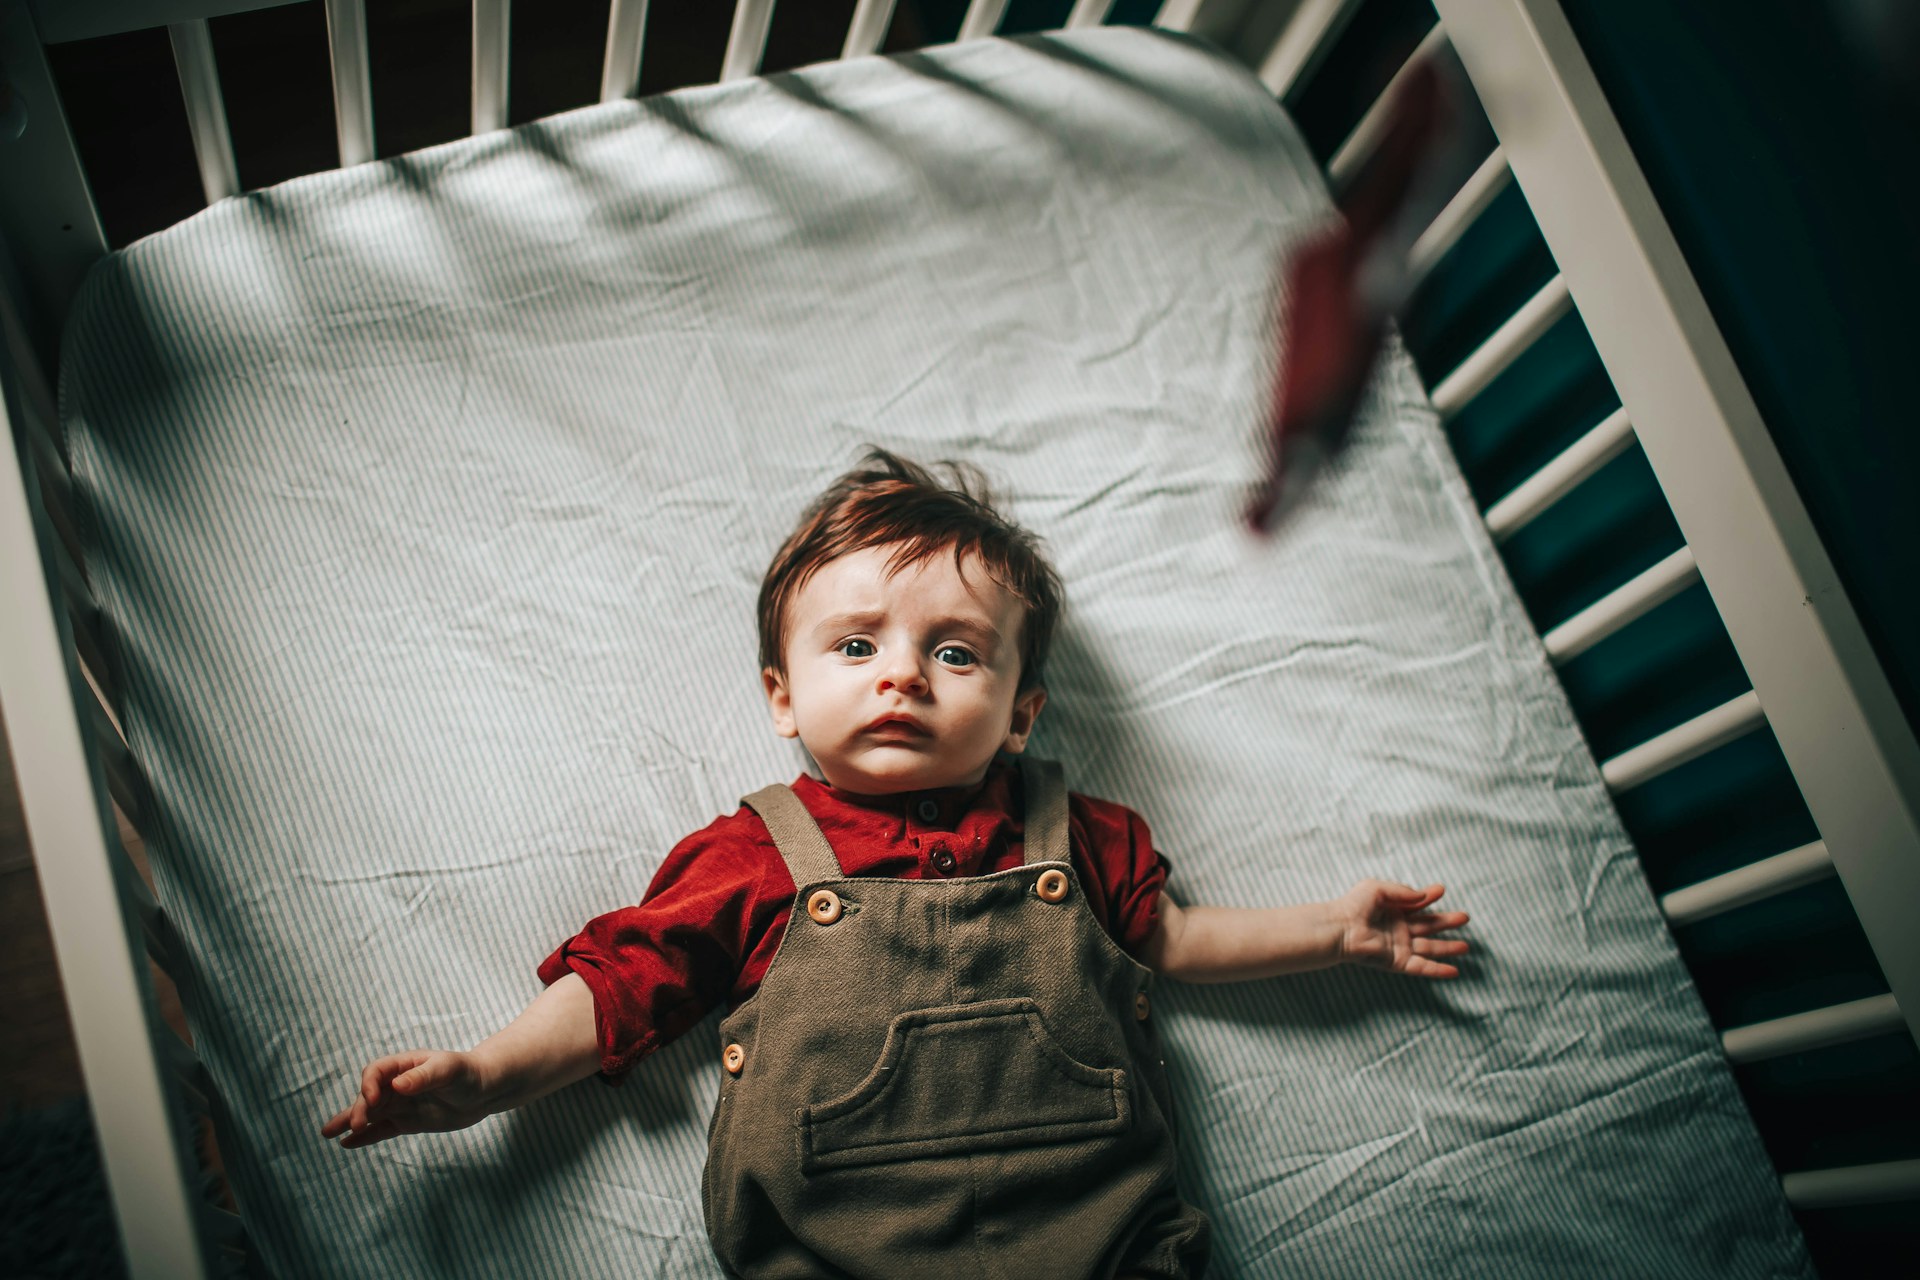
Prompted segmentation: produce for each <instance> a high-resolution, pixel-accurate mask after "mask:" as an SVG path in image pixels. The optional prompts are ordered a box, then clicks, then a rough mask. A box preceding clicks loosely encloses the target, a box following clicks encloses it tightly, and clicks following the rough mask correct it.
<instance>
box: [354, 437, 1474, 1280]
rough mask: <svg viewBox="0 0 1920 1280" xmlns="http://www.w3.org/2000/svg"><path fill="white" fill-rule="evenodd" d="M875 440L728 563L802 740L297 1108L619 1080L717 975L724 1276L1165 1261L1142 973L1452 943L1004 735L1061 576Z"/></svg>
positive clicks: (1090, 1272)
mask: <svg viewBox="0 0 1920 1280" xmlns="http://www.w3.org/2000/svg"><path fill="white" fill-rule="evenodd" d="M949 471H950V472H951V475H950V479H949V480H948V481H944V482H943V480H942V479H940V478H938V477H936V476H935V475H934V474H933V473H932V472H930V471H928V470H926V469H924V468H921V467H919V466H916V465H915V464H913V463H910V462H907V461H905V460H903V459H901V458H898V457H895V456H893V455H891V454H888V453H885V452H882V451H879V450H875V451H873V452H872V453H870V454H869V455H868V456H867V458H866V459H865V460H864V461H863V463H862V464H861V465H860V466H859V467H857V468H855V469H854V470H853V471H850V472H848V473H847V474H846V475H844V476H842V477H841V478H840V479H839V480H837V481H836V482H835V483H834V484H833V485H832V486H831V487H830V488H829V489H828V490H827V491H826V493H825V494H823V495H822V496H821V497H820V498H819V499H818V500H817V501H816V502H815V503H814V504H813V506H812V507H811V508H809V510H808V511H807V512H806V514H805V515H804V516H803V517H802V519H801V521H800V525H799V527H798V528H797V529H796V530H795V531H794V533H793V535H792V536H791V537H790V538H788V539H787V542H786V545H784V546H783V547H781V549H780V552H779V554H778V555H776V556H775V557H774V560H773V565H772V567H771V568H770V569H769V570H768V571H767V576H766V579H765V581H764V582H763V583H762V585H761V591H760V607H759V622H760V661H761V666H762V671H761V679H762V683H763V685H764V687H765V692H766V697H767V705H768V708H769V710H770V711H771V712H772V717H773V725H774V729H775V731H776V732H778V733H780V734H781V735H782V736H784V737H789V738H794V737H797V738H799V739H800V741H801V743H802V744H803V745H804V746H805V747H806V749H807V752H808V753H809V754H810V755H811V756H812V758H813V760H814V762H815V764H816V765H817V766H818V770H819V776H818V777H814V776H811V775H803V776H802V777H800V778H799V779H797V780H796V781H795V782H794V783H793V785H792V786H790V787H788V786H772V787H768V788H766V789H764V790H762V791H759V792H756V793H754V794H753V795H751V796H749V797H747V799H746V802H745V806H744V807H743V808H741V809H740V810H739V811H738V812H737V813H734V814H732V815H731V816H728V817H724V818H720V819H718V820H716V821H715V822H713V823H711V824H710V825H708V826H707V827H706V828H704V829H702V830H701V831H698V832H696V833H694V834H693V835H691V836H689V837H687V838H686V839H685V840H683V841H682V842H681V843H680V844H679V845H678V846H676V847H675V848H674V849H673V851H672V852H671V853H669V854H668V856H667V858H666V860H665V861H664V862H663V863H662V864H661V866H660V870H659V872H658V873H657V874H656V875H655V876H654V879H653V883H652V885H651V886H650V887H649V888H648V890H647V894H646V897H645V899H644V900H643V901H642V902H641V903H640V905H638V906H636V907H627V908H622V909H620V910H617V911H613V912H611V913H609V914H607V915H604V916H601V917H599V918H598V919H595V920H593V921H591V922H590V923H589V924H588V925H587V926H586V928H585V929H583V930H582V931H581V932H580V933H579V934H578V935H577V936H575V937H574V938H573V939H571V940H570V941H568V942H566V943H565V944H564V945H562V946H561V947H560V948H559V949H558V950H557V951H555V952H554V953H553V955H551V956H549V957H548V958H547V960H546V962H545V963H544V964H543V965H542V966H541V968H540V976H541V978H542V979H543V980H544V981H545V982H546V983H547V984H549V985H548V986H547V988H546V990H545V991H544V992H543V993H542V994H541V995H540V996H539V998H538V999H536V1000H535V1001H534V1002H533V1003H532V1004H531V1005H529V1006H528V1007H527V1009H526V1011H525V1012H523V1013H522V1014H521V1015H520V1016H519V1017H518V1018H516V1019H515V1020H514V1021H513V1022H512V1023H511V1024H509V1025H508V1026H507V1027H506V1028H505V1029H503V1030H501V1031H500V1032H498V1033H497V1034H495V1035H493V1036H491V1037H490V1038H488V1039H487V1040H485V1041H483V1042H481V1043H480V1044H479V1045H477V1046H475V1047H474V1048H473V1049H471V1050H469V1051H467V1052H465V1053H459V1052H452V1051H428V1050H413V1051H408V1052H404V1053H396V1054H390V1055H388V1056H386V1057H383V1058H380V1059H379V1060H377V1061H375V1062H373V1063H371V1064H369V1065H368V1066H367V1067H366V1068H365V1070H364V1071H363V1072H362V1073H361V1082H360V1096H359V1097H358V1098H357V1099H355V1100H354V1102H353V1104H352V1105H351V1106H350V1107H347V1108H346V1109H344V1110H342V1111H341V1112H340V1113H339V1114H337V1115H335V1116H334V1117H333V1118H332V1119H331V1120H329V1121H327V1123H326V1125H325V1127H324V1128H322V1130H321V1134H322V1135H323V1136H324V1137H328V1138H335V1137H338V1138H340V1139H341V1145H342V1146H344V1147H363V1146H367V1145H369V1144H372V1143H376V1142H380V1141H383V1140H385V1139H387V1138H392V1137H395V1136H398V1135H400V1134H407V1133H420V1132H428V1131H438V1130H449V1129H459V1128H464V1127H465V1126H467V1125H471V1124H474V1123H476V1122H478V1121H479V1120H481V1119H483V1118H485V1117H486V1116H488V1115H491V1114H493V1113H495V1112H498V1111H505V1110H507V1109H509V1108H511V1107H517V1106H520V1105H522V1104H524V1103H527V1102H530V1101H532V1100H533V1099H535V1098H538V1097H541V1096H542V1095H544V1094H547V1093H550V1092H552V1091H553V1090H555V1089H558V1088H561V1087H562V1086H564V1085H567V1084H570V1083H572V1082H574V1081H576V1080H579V1079H582V1078H583V1077H585V1076H588V1075H592V1074H594V1073H595V1072H599V1073H601V1074H602V1075H603V1077H604V1078H606V1079H609V1080H618V1079H619V1078H620V1077H621V1076H623V1075H624V1074H625V1073H626V1072H627V1071H629V1070H631V1069H632V1068H633V1066H634V1065H635V1064H636V1063H637V1062H639V1061H640V1059H641V1058H643V1057H645V1056H646V1055H647V1054H649V1053H652V1052H653V1051H654V1050H656V1049H658V1048H660V1047H661V1046H662V1045H664V1044H666V1043H668V1042H669V1041H671V1040H673V1039H674V1038H675V1037H676V1036H678V1035H680V1034H681V1033H683V1032H685V1031H686V1030H688V1029H689V1028H690V1027H692V1026H694V1025H695V1024H696V1023H698V1022H699V1021H700V1020H701V1019H702V1018H704V1017H705V1016H706V1014H707V1013H708V1012H709V1011H710V1010H712V1009H714V1008H715V1007H717V1006H719V1005H721V1004H722V1003H725V1004H726V1005H727V1007H728V1008H729V1009H730V1010H731V1012H730V1013H729V1015H728V1016H727V1018H726V1020H725V1021H724V1022H723V1023H722V1024H721V1027H720V1040H721V1045H722V1046H723V1047H722V1050H721V1063H722V1066H723V1068H724V1074H723V1076H722V1084H721V1090H720V1098H719V1101H718V1103H717V1104H716V1106H715V1112H714V1118H713V1125H712V1129H711V1137H710V1143H709V1150H708V1158H707V1170H706V1178H705V1185H704V1188H703V1199H704V1202H705V1209H706V1219H707V1230H708V1233H709V1235H710V1236H711V1237H712V1241H713V1247H714V1251H715V1253H716V1254H717V1255H718V1257H719V1259H720V1262H721V1265H722V1266H723V1267H724V1268H725V1270H726V1271H727V1273H728V1274H730V1275H737V1276H782V1277H788V1276H862V1277H878V1278H883V1280H890V1278H892V1277H900V1276H909V1275H913V1276H927V1277H935V1276H1006V1277H1015V1278H1018V1277H1032V1276H1043V1275H1044V1276H1049V1277H1054V1276H1057V1277H1062V1278H1065V1277H1081V1276H1096V1277H1101V1278H1102V1280H1105V1278H1107V1277H1114V1276H1123V1277H1127V1276H1165V1277H1195V1276H1199V1275H1200V1274H1201V1273H1202V1272H1203V1271H1204V1270H1205V1268H1206V1263H1207V1248H1208V1226H1207V1219H1206V1218H1205V1216H1204V1215H1203V1214H1202V1213H1201V1212H1200V1211H1199V1210H1198V1209H1196V1208H1194V1207H1193V1206H1191V1205H1189V1204H1188V1203H1186V1202H1185V1201H1184V1200H1183V1199H1182V1198H1181V1195H1180V1192H1179V1188H1178V1187H1177V1186H1176V1183H1175V1176H1174V1145H1173V1115H1172V1109H1173V1108H1172V1098H1171V1095H1170V1093H1169V1090H1168V1086H1167V1078H1166V1071H1165V1065H1164V1062H1163V1059H1162V1050H1161V1046H1160V1041H1159V1037H1158V1033H1157V1030H1156V1027H1155V1016H1154V1005H1153V994H1152V989H1153V986H1154V983H1155V981H1156V980H1157V979H1158V978H1160V977H1168V978H1175V979H1179V980H1181V981H1185V982H1228V981H1241V980H1245V979H1251V978H1262V977H1269V976H1272V975H1275V974H1282V973H1297V972H1301V971H1304V970H1308V969H1317V968H1323V967H1325V966H1329V965H1334V964H1339V963H1342V962H1353V963H1359V964H1368V965H1373V966H1376V967H1379V968H1385V969H1391V970H1394V971H1396V972H1399V973H1405V974H1411V975H1414V976H1417V977H1426V978H1450V977H1453V976H1455V975H1456V974H1457V972H1458V970H1457V969H1455V968H1454V967H1453V965H1451V964H1449V963H1447V962H1446V960H1445V959H1443V957H1448V956H1458V955H1460V954H1462V953H1463V952H1465V951H1466V950H1467V944H1466V943H1465V942H1464V941H1461V940H1459V939H1457V938H1444V937H1441V936H1439V935H1440V934H1443V933H1445V932H1447V931H1449V930H1453V929H1457V928H1458V927H1460V926H1461V925H1463V924H1465V923H1466V921H1467V917H1466V915H1465V913H1462V912H1449V913H1439V912H1434V911H1430V910H1428V908H1430V907H1432V906H1433V904H1434V903H1435V902H1436V901H1438V900H1439V898H1440V895H1441V892H1442V889H1441V886H1439V885H1430V886H1428V887H1427V888H1424V889H1415V888H1410V887H1408V886H1406V885H1401V884H1393V883H1387V882H1382V881H1378V880H1367V881H1363V882H1362V883H1360V884H1358V885H1356V886H1355V887H1354V888H1353V889H1352V890H1350V891H1349V892H1347V893H1346V894H1345V895H1343V896H1342V897H1340V898H1337V899H1334V900H1333V901H1331V902H1322V903H1310V904H1306V905H1302V906H1293V907H1279V908H1269V909H1230V908H1221V907H1200V906H1193V907H1182V906H1179V905H1177V904H1176V903H1175V902H1174V901H1173V899H1172V898H1170V897H1169V896H1167V894H1166V892H1165V888H1164V886H1165V883H1166V879H1167V872H1168V866H1167V862H1166V859H1165V858H1164V857H1162V856H1160V855H1159V854H1158V853H1156V852H1155V850H1154V847H1153V844H1152V841H1151V839H1150V837H1149V834H1148V831H1147V826H1146V824H1145V823H1144V822H1143V821H1142V820H1141V819H1140V817H1139V816H1138V815H1137V814H1135V813H1133V812H1132V811H1131V810H1129V809H1126V808H1124V807H1123V806H1121V805H1118V804H1114V803H1111V802H1109V801H1105V800H1096V799H1094V798H1092V797H1090V796H1082V795H1079V794H1074V793H1069V792H1068V791H1067V790H1066V789H1065V787H1064V786H1063V785H1062V782H1061V773H1060V770H1059V768H1058V767H1057V766H1054V765H1051V764H1046V763H1041V762H1036V761H1033V760H1031V759H1025V758H1022V752H1023V751H1024V749H1025V747H1026V744H1027V739H1028V736H1029V735H1030V734H1031V733H1032V731H1033V726H1034V721H1035V720H1036V718H1037V717H1038V716H1039V715H1040V712H1041V710H1042V708H1043V707H1044V706H1045V705H1046V701H1047V691H1046V686H1045V685H1044V684H1043V683H1042V678H1041V677H1042V671H1043V669H1044V666H1045V662H1046V657H1047V647H1048V641H1049V639H1050V638H1051V636H1052V633H1053V628H1054V623H1055V620H1056V618H1057V617H1058V615H1059V611H1060V605H1061V591H1060V586H1059V582H1058V579H1057V577H1056V576H1055V574H1054V571H1053V569H1052V568H1051V566H1049V564H1048V563H1047V561H1046V559H1045V557H1044V555H1043V554H1042V552H1041V550H1040V547H1039V545H1038V543H1037V542H1036V540H1035V539H1034V538H1033V537H1032V535H1030V534H1029V533H1027V532H1026V531H1025V530H1023V529H1021V528H1019V527H1018V526H1016V525H1014V524H1011V523H1010V522H1008V521H1007V520H1005V519H1003V518H1002V517H1001V516H1000V515H999V514H998V513H997V512H995V511H994V509H993V508H992V506H991V505H990V504H989V501H988V499H987V496H986V493H985V490H984V487H983V486H982V485H981V484H980V482H979V481H978V479H977V477H975V476H974V475H973V474H972V473H971V472H968V471H965V470H963V469H961V468H957V467H954V468H949Z"/></svg>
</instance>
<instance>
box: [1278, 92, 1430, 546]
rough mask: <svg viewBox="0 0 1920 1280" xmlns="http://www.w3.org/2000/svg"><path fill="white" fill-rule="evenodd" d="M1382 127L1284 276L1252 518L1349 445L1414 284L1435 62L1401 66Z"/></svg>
mask: <svg viewBox="0 0 1920 1280" xmlns="http://www.w3.org/2000/svg"><path fill="white" fill-rule="evenodd" d="M1390 111H1391V115H1390V116H1389V117H1388V123H1387V125H1386V130H1385V133H1384V134H1383V135H1382V137H1381V140H1380V143H1379V146H1378V147H1377V148H1376V149H1375V150H1374V153H1373V155H1372V156H1371V157H1370V158H1369V159H1368V161H1367V163H1366V165H1365V167H1364V168H1363V169H1362V170H1361V171H1360V174H1359V176H1358V177H1357V178H1356V179H1355V181H1354V184H1353V186H1352V187H1351V188H1349V189H1348V190H1347V191H1346V192H1344V193H1343V194H1342V195H1341V197H1340V198H1339V200H1338V201H1337V202H1336V203H1337V204H1338V206H1339V209H1340V212H1341V215H1342V217H1341V219H1340V220H1339V221H1338V222H1337V223H1335V225H1333V226H1331V227H1329V228H1328V229H1327V230H1326V231H1325V232H1324V233H1322V234H1321V235H1320V236H1318V237H1317V238H1316V239H1314V240H1313V241H1312V242H1311V243H1309V244H1308V245H1306V246H1305V247H1304V248H1302V249H1301V250H1300V251H1299V252H1297V253H1295V254H1294V255H1293V256H1292V257H1291V258H1290V259H1288V261H1287V264H1286V267H1285V268H1284V270H1283V272H1282V275H1281V282H1280V288H1279V304H1280V306H1281V307H1282V308H1283V310H1284V320H1283V323H1282V325H1281V353H1282V354H1281V360H1280V371H1279V375H1278V377H1277V379H1276V381H1275V384H1274V395H1273V418H1272V424H1271V426H1272V438H1271V457H1270V460H1269V464H1268V465H1269V470H1268V473H1267V476H1266V480H1265V482H1264V483H1263V484H1262V485H1261V486H1260V488H1259V490H1258V491H1257V492H1256V493H1255V495H1254V498H1253V501H1252V503H1251V505H1250V506H1249V508H1248V510H1247V519H1248V521H1249V523H1251V524H1252V526H1253V528H1254V529H1255V530H1257V531H1259V532H1262V533H1265V532H1268V531H1270V530H1271V529H1272V528H1273V527H1274V526H1275V525H1277V524H1278V523H1279V522H1280V521H1281V520H1282V519H1284V518H1285V516H1286V514H1287V512H1288V511H1290V510H1292V509H1293V508H1294V507H1295V506H1296V505H1298V503H1299V502H1300V500H1301V498H1302V497H1303V496H1304V495H1305V493H1306V492H1307V490H1308V489H1309V488H1310V487H1311V485H1312V484H1313V482H1314V479H1315V477H1316V476H1317V475H1318V474H1319V472H1320V471H1321V470H1322V469H1323V468H1324V467H1325V466H1326V464H1327V463H1328V462H1330V461H1332V459H1333V458H1334V457H1335V456H1336V455H1337V454H1338V453H1339V452H1340V450H1341V449H1342V448H1344V447H1345V446H1346V442H1347V436H1348V434H1349V432H1350V431H1351V429H1352V426H1353V416H1354V413H1355V411H1356V410H1357V409H1358V408H1359V404H1360V396H1361V394H1362V392H1364V391H1365V390H1366V385H1367V378H1368V375H1369V374H1370V373H1371V372H1372V370H1373V361H1374V357H1375V356H1376V355H1378V354H1379V351H1380V342H1381V339H1382V337H1383V335H1384V334H1385V332H1386V325H1387V320H1388V318H1389V317H1390V316H1391V315H1392V313H1393V311H1394V310H1395V309H1396V308H1397V307H1398V306H1399V304H1400V302H1401V301H1402V300H1403V298H1404V295H1405V293H1406V291H1407V289H1408V287H1409V278H1408V271H1407V249H1408V248H1409V247H1410V246H1411V244H1412V241H1413V236H1414V235H1415V234H1417V229H1416V230H1411V231H1410V230H1409V229H1408V219H1407V218H1406V216H1405V215H1406V213H1407V209H1408V203H1409V197H1410V196H1411V195H1413V194H1414V192H1415V191H1416V188H1417V186H1418V184H1417V182H1416V179H1418V178H1419V177H1421V176H1422V175H1421V171H1422V167H1423V165H1424V164H1426V162H1427V161H1428V159H1429V158H1430V156H1431V155H1432V154H1433V153H1434V152H1435V150H1436V149H1437V146H1438V143H1439V142H1440V141H1441V139H1442V138H1443V136H1444V132H1445V130H1446V128H1447V125H1448V116H1449V112H1448V109H1447V102H1446V98H1445V94H1444V91H1443V86H1442V83H1441V80H1440V75H1439V73H1438V72H1437V71H1436V70H1435V69H1434V67H1433V65H1432V63H1431V62H1430V61H1424V62H1421V63H1418V64H1416V65H1414V66H1413V67H1411V68H1409V69H1408V72H1407V75H1406V76H1405V78H1404V79H1403V80H1402V81H1401V83H1400V86H1399V88H1398V89H1397V90H1395V94H1394V101H1393V105H1392V107H1391V108H1390Z"/></svg>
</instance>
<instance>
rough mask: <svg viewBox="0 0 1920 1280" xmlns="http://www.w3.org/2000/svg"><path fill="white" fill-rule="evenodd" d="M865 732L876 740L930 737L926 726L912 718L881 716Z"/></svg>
mask: <svg viewBox="0 0 1920 1280" xmlns="http://www.w3.org/2000/svg"><path fill="white" fill-rule="evenodd" d="M866 731H867V732H868V733H870V734H872V735H873V736H874V737H876V738H908V739H911V738H925V737H929V736H931V731H930V730H929V729H928V728H927V726H926V725H924V724H921V723H920V722H919V721H918V720H916V719H914V718H913V717H912V716H904V715H892V716H881V717H880V718H879V719H878V720H875V721H874V722H873V723H871V724H869V725H868V726H867V728H866Z"/></svg>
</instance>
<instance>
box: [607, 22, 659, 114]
mask: <svg viewBox="0 0 1920 1280" xmlns="http://www.w3.org/2000/svg"><path fill="white" fill-rule="evenodd" d="M646 39H647V0H613V8H612V9H611V10H609V11H608V13H607V53H606V57H604V58H603V59H601V62H600V101H602V102H618V101H619V100H620V99H622V98H631V97H632V96H633V95H634V94H636V93H638V92H639V91H640V50H641V49H642V48H643V47H645V45H646Z"/></svg>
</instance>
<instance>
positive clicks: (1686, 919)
mask: <svg viewBox="0 0 1920 1280" xmlns="http://www.w3.org/2000/svg"><path fill="white" fill-rule="evenodd" d="M1833 873H1834V872H1833V857H1832V855H1831V854H1829V853H1828V852H1827V846H1826V844H1825V843H1824V842H1822V841H1819V840H1815V841H1814V842H1813V843H1812V844H1803V845H1801V846H1800V847H1799V848H1798V849H1789V850H1787V851H1786V852H1785V853H1776V854H1774V855H1773V856H1772V857H1770V858H1762V859H1760V861H1758V862H1754V863H1749V864H1748V865H1747V866H1744V867H1738V868H1735V869H1734V870H1732V871H1729V872H1726V873H1725V874H1723V875H1717V876H1714V877H1712V878H1711V879H1707V880H1701V881H1699V882H1698V883H1696V884H1690V885H1688V886H1686V887H1685V888H1684V889H1675V890H1674V891H1673V892H1671V893H1668V894H1665V895H1663V896H1662V897H1661V899H1660V912H1661V914H1662V915H1664V916H1666V918H1667V923H1668V924H1670V925H1683V924H1695V923H1698V922H1699V921H1701V920H1705V919H1708V918H1710V917H1712V916H1717V915H1720V914H1721V913H1723V912H1727V911H1732V910H1733V909H1734V908H1735V907H1744V906H1746V905H1747V904H1749V903H1753V902H1759V901H1760V900H1761V899H1763V898H1771V897H1773V896H1774V895H1775V894H1780V893H1785V892H1787V891H1788V890H1790V889H1798V888H1800V887H1801V886H1803V885H1809V884H1812V883H1814V882H1815V881H1817V880H1824V879H1825V878H1826V877H1828V876H1830V875H1832V874H1833Z"/></svg>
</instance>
